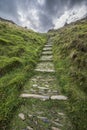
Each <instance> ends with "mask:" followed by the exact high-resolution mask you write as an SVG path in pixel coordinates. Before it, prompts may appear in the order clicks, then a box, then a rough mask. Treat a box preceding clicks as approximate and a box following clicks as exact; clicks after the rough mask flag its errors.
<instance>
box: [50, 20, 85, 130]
mask: <svg viewBox="0 0 87 130" xmlns="http://www.w3.org/2000/svg"><path fill="white" fill-rule="evenodd" d="M53 34H54V35H53ZM49 35H53V36H54V37H53V42H54V47H53V51H54V63H55V68H56V77H57V79H58V81H59V84H60V90H61V92H63V93H64V94H66V95H67V96H68V98H69V102H68V103H67V113H68V116H69V117H70V120H71V121H72V124H73V130H86V129H87V20H82V21H79V22H77V23H73V24H71V25H68V26H66V27H64V28H62V29H60V30H55V31H53V32H50V33H49Z"/></svg>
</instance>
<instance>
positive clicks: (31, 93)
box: [10, 39, 70, 130]
mask: <svg viewBox="0 0 87 130" xmlns="http://www.w3.org/2000/svg"><path fill="white" fill-rule="evenodd" d="M35 73H36V75H34V76H33V77H32V78H31V79H30V80H29V82H28V83H27V84H26V86H24V90H23V92H22V94H21V95H20V98H21V100H22V101H23V104H22V105H21V107H20V108H19V109H18V111H17V114H16V115H15V116H14V119H13V120H12V122H11V125H10V130H70V122H69V121H68V118H67V117H66V115H65V113H64V107H65V105H64V104H65V102H67V97H66V96H64V95H61V94H60V91H59V89H58V87H59V86H58V84H57V80H56V77H55V69H54V64H53V55H52V42H51V41H50V39H49V40H48V42H47V44H46V45H45V46H44V48H43V51H42V55H41V58H40V61H39V63H38V65H37V67H36V68H35Z"/></svg>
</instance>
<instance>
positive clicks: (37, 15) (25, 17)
mask: <svg viewBox="0 0 87 130" xmlns="http://www.w3.org/2000/svg"><path fill="white" fill-rule="evenodd" d="M83 5H84V6H86V7H87V0H0V16H1V17H4V18H7V19H11V20H13V21H14V22H16V23H17V24H19V25H22V26H27V27H28V28H30V29H33V30H35V31H39V32H46V31H48V30H49V29H50V28H56V27H58V26H57V25H58V24H59V25H60V26H62V25H63V24H64V22H66V19H69V20H68V21H72V19H73V18H71V17H70V13H69V12H70V11H71V12H74V10H75V11H76V7H77V6H78V8H77V10H79V7H83ZM72 10H73V11H72ZM76 13H77V15H79V17H80V16H81V17H82V13H81V12H80V11H79V14H78V11H76ZM71 14H72V13H71ZM76 17H77V16H76Z"/></svg>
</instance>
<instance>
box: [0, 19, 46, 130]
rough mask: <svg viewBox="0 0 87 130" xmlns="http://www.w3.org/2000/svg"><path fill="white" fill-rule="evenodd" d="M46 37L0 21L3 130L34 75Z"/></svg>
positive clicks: (0, 107)
mask: <svg viewBox="0 0 87 130" xmlns="http://www.w3.org/2000/svg"><path fill="white" fill-rule="evenodd" d="M45 43H46V34H39V33H35V32H33V31H31V30H28V29H25V28H22V27H18V26H17V25H15V24H11V23H9V22H1V21H0V129H4V128H5V127H6V125H7V124H8V122H9V119H10V118H11V115H12V113H13V110H14V109H15V108H16V107H17V106H18V104H19V103H20V101H19V95H20V92H21V91H22V88H23V86H24V84H26V82H27V80H29V78H30V77H31V76H32V75H33V70H34V68H35V66H36V64H37V62H38V59H39V56H40V54H41V50H42V48H43V46H44V44H45Z"/></svg>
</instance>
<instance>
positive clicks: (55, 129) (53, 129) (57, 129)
mask: <svg viewBox="0 0 87 130" xmlns="http://www.w3.org/2000/svg"><path fill="white" fill-rule="evenodd" d="M52 130H60V129H59V128H57V127H52Z"/></svg>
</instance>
